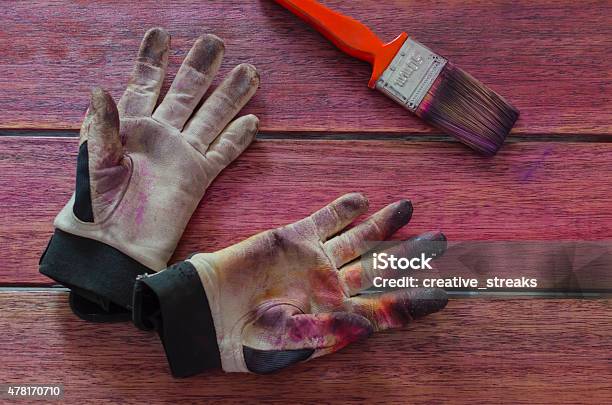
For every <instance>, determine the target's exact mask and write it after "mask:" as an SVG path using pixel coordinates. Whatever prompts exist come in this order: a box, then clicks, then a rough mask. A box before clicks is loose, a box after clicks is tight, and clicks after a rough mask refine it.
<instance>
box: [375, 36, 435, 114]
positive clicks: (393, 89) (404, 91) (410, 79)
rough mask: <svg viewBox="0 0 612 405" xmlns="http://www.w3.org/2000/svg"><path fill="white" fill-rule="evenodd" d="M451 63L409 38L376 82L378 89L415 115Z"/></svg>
mask: <svg viewBox="0 0 612 405" xmlns="http://www.w3.org/2000/svg"><path fill="white" fill-rule="evenodd" d="M446 62H447V60H446V59H445V58H443V57H442V56H440V55H438V54H436V53H434V52H432V51H431V50H430V49H429V48H427V47H426V46H424V45H422V44H420V43H419V42H417V41H415V40H414V39H412V38H408V39H407V40H406V42H404V45H403V46H402V47H401V48H400V50H399V52H398V53H397V55H395V58H393V61H392V62H391V64H390V65H389V67H388V68H387V70H385V72H384V73H383V74H382V76H381V77H380V78H379V79H378V81H377V82H376V88H377V89H378V90H380V91H382V92H383V93H385V94H386V95H388V96H389V97H391V98H392V99H393V100H395V101H396V102H398V103H399V104H401V105H403V106H404V107H405V108H407V109H409V110H410V111H412V112H414V111H416V109H417V108H418V107H419V104H421V101H423V98H424V97H425V95H426V94H427V92H428V91H429V89H431V86H432V85H433V83H434V82H435V80H436V78H437V77H438V76H439V75H440V72H441V71H442V69H443V68H444V66H445V65H446Z"/></svg>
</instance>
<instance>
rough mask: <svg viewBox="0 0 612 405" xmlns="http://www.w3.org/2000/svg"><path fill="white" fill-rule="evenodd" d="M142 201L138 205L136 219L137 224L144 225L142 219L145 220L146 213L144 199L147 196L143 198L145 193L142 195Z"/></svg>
mask: <svg viewBox="0 0 612 405" xmlns="http://www.w3.org/2000/svg"><path fill="white" fill-rule="evenodd" d="M140 197H141V198H140V202H139V204H138V206H137V207H136V213H135V217H134V219H135V221H136V225H139V226H140V225H142V221H143V220H144V215H145V204H144V202H145V201H143V200H146V197H144V198H143V195H142V194H141V195H140Z"/></svg>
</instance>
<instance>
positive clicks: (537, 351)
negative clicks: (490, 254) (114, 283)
mask: <svg viewBox="0 0 612 405" xmlns="http://www.w3.org/2000/svg"><path fill="white" fill-rule="evenodd" d="M611 309H612V301H611V300H572V299H567V300H559V299H554V300H541V299H532V300H529V299H511V300H485V299H461V300H459V299H456V300H451V301H450V302H449V305H448V307H447V308H446V309H445V310H444V311H442V312H440V313H437V314H434V315H432V316H430V317H428V318H424V319H422V320H419V321H417V322H415V323H413V324H412V325H409V326H408V327H406V328H404V329H402V330H397V331H392V332H386V333H381V334H377V335H374V336H373V337H371V338H369V339H368V340H367V341H364V342H358V343H355V344H353V345H352V346H349V347H348V348H346V349H344V350H342V351H341V352H339V353H336V354H334V355H330V356H326V357H322V358H320V359H317V360H315V361H312V362H308V363H305V364H300V365H297V366H295V367H292V368H290V369H287V370H284V371H282V372H280V373H277V374H274V375H270V376H255V375H245V374H224V373H222V372H220V371H214V372H209V373H205V374H202V375H199V376H196V377H193V378H189V379H180V380H179V379H173V378H172V377H171V376H170V375H169V370H168V366H167V363H166V360H165V356H164V353H163V349H162V347H161V344H160V343H159V341H158V339H157V337H156V336H154V334H149V333H145V332H141V331H138V330H136V329H135V328H134V327H133V326H132V325H130V324H119V325H103V324H91V323H86V322H83V321H81V320H78V319H76V318H75V317H74V315H72V313H70V310H69V309H68V303H67V297H66V294H65V293H53V292H46V293H12V292H1V293H0V312H1V313H2V317H0V328H1V330H2V331H3V342H4V344H3V345H0V356H1V357H2V363H3V364H2V367H1V368H0V379H1V380H2V381H3V382H6V383H26V382H33V381H44V382H47V383H56V384H64V387H65V402H67V403H76V402H78V403H117V402H120V403H182V402H183V401H187V402H195V401H197V402H199V403H208V402H215V403H235V402H238V401H240V402H241V403H255V402H275V403H288V402H290V403H345V402H350V403H363V402H366V403H374V402H376V403H419V404H420V403H422V404H426V403H453V404H455V403H466V404H467V403H482V402H483V401H484V402H486V403H509V404H518V403H531V404H533V403H556V404H561V403H593V404H595V403H599V404H603V403H609V402H610V400H612V384H611V381H612V364H611V363H610V353H612V325H611V324H610V322H609V313H610V310H611Z"/></svg>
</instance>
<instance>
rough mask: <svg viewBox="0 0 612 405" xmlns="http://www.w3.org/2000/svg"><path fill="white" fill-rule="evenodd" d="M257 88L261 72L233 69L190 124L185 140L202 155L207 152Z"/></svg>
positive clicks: (240, 68) (243, 65)
mask: <svg viewBox="0 0 612 405" xmlns="http://www.w3.org/2000/svg"><path fill="white" fill-rule="evenodd" d="M257 87H259V73H257V70H256V69H255V67H254V66H252V65H249V64H242V65H239V66H237V67H236V68H234V70H232V72H231V73H230V75H229V76H228V77H227V78H226V79H225V80H224V81H223V83H221V85H219V87H218V88H217V89H216V90H215V91H214V92H213V93H212V94H211V96H210V97H209V98H208V99H207V100H206V101H205V102H204V104H202V106H201V107H200V109H199V110H198V111H197V112H196V113H195V115H194V116H193V118H191V120H189V122H187V125H186V126H185V129H184V130H183V134H184V136H185V139H186V140H187V141H188V142H189V143H190V144H191V145H192V146H193V147H194V148H196V149H197V150H199V151H200V153H202V154H204V153H206V150H207V149H208V145H210V143H211V142H212V141H213V140H214V139H215V138H216V137H217V136H218V135H219V134H220V133H221V131H222V130H223V129H224V128H225V127H226V126H227V124H229V122H230V121H231V120H232V119H233V118H234V117H235V116H236V114H238V112H239V111H240V110H241V109H242V107H244V106H245V104H246V103H247V102H248V101H249V100H250V99H251V97H253V95H254V94H255V92H256V91H257Z"/></svg>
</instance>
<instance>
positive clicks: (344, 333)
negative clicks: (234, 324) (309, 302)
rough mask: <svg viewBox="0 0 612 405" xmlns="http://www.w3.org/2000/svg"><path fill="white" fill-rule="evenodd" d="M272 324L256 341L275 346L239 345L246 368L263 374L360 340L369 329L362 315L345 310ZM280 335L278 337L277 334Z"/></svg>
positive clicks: (293, 316)
mask: <svg viewBox="0 0 612 405" xmlns="http://www.w3.org/2000/svg"><path fill="white" fill-rule="evenodd" d="M276 320H277V322H278V323H277V324H276V325H269V328H268V329H270V326H271V329H272V330H273V331H272V330H269V331H268V333H271V334H274V335H276V338H273V337H272V336H268V337H264V336H260V337H259V339H258V340H259V341H260V342H265V341H268V342H270V341H271V340H276V341H277V342H279V344H278V346H277V347H270V346H269V345H266V346H268V348H267V349H266V350H262V349H255V348H253V347H250V346H248V345H245V346H244V347H243V353H244V359H245V363H246V366H247V368H248V369H249V371H251V372H254V373H258V374H267V373H271V372H275V371H278V370H280V369H282V368H285V367H287V366H290V365H291V364H294V363H298V362H300V361H305V360H309V359H313V358H315V357H319V356H323V355H325V354H329V353H333V352H336V351H338V350H340V349H342V348H343V347H345V346H347V345H348V344H350V343H352V342H354V341H357V340H360V339H364V338H366V337H368V336H370V334H371V333H372V331H373V328H372V325H371V323H370V322H369V321H368V320H367V319H366V318H365V317H363V316H361V315H358V314H354V313H349V312H332V313H319V314H296V315H292V316H288V317H284V318H276ZM279 335H280V336H279Z"/></svg>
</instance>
